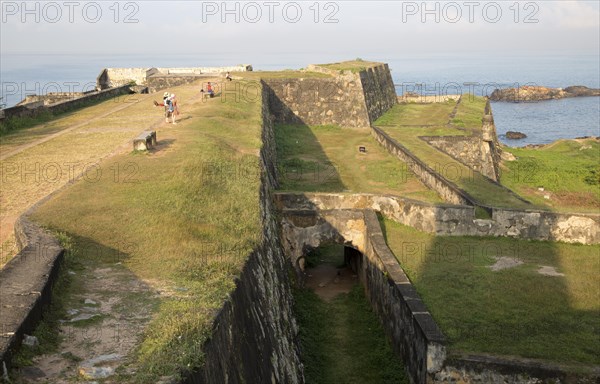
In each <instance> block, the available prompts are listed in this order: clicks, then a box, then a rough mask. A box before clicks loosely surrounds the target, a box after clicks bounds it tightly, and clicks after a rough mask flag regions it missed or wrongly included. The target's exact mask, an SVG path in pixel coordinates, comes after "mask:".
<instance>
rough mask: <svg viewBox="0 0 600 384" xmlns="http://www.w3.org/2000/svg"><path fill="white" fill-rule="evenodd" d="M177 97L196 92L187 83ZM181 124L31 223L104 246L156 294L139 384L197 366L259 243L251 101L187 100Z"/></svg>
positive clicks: (85, 247)
mask: <svg viewBox="0 0 600 384" xmlns="http://www.w3.org/2000/svg"><path fill="white" fill-rule="evenodd" d="M188 88H189V89H187V90H186V91H185V92H184V91H181V92H183V93H182V94H180V100H181V99H184V98H191V97H192V95H193V94H194V93H196V92H197V89H195V88H193V87H188ZM185 112H186V114H187V116H189V117H188V118H186V119H182V121H180V123H179V124H178V125H176V126H173V125H166V124H165V125H163V126H161V128H160V129H159V130H158V140H159V149H158V150H157V151H154V152H151V153H147V154H146V153H129V154H126V155H122V156H117V157H115V158H112V159H110V160H109V161H105V162H103V163H101V165H100V168H101V169H102V174H103V177H101V178H100V179H99V180H97V181H96V182H86V181H85V180H80V181H79V182H77V183H75V185H73V186H72V187H70V188H68V189H66V190H65V191H63V192H62V193H60V194H58V195H57V196H55V197H54V198H52V199H51V200H50V201H48V202H47V203H45V204H44V205H42V206H41V207H40V208H39V209H38V210H37V212H36V213H35V215H34V219H35V220H37V221H38V222H40V223H42V224H43V225H45V226H47V227H50V228H52V229H54V230H58V231H61V232H65V233H67V234H69V235H70V236H71V237H73V238H74V239H85V240H86V241H85V242H84V243H83V244H80V245H79V246H80V247H82V249H80V253H83V254H85V253H86V252H88V253H89V252H92V251H93V250H92V249H90V247H98V246H101V247H107V248H110V249H115V250H116V251H117V252H120V253H122V254H123V255H124V258H123V260H122V265H123V266H125V267H126V268H127V269H129V270H130V271H131V272H132V273H133V274H135V275H136V276H137V277H138V278H139V279H140V280H142V281H143V282H144V283H146V284H148V285H150V286H152V287H153V288H154V289H158V288H160V290H162V291H167V292H171V294H169V295H161V296H160V302H159V304H158V307H157V311H156V312H155V313H154V315H153V319H152V321H151V322H150V325H149V326H148V328H147V329H146V331H145V332H144V336H143V338H142V340H141V344H140V345H139V347H138V349H137V352H136V355H135V364H134V365H135V366H137V367H138V368H139V369H137V374H136V377H137V380H138V381H139V382H154V381H153V380H156V378H157V377H159V376H162V375H169V374H173V373H174V372H176V371H177V370H179V369H182V368H186V369H193V368H195V367H198V366H200V365H201V363H202V358H203V357H202V354H201V350H200V349H199V348H198V346H201V345H202V343H203V341H204V340H206V338H207V337H208V336H209V335H210V330H211V321H212V318H213V316H214V314H215V312H216V311H217V310H218V309H219V308H220V307H221V306H222V304H223V302H224V301H225V300H226V298H227V296H228V294H229V293H230V291H231V290H232V288H234V278H235V276H236V275H238V274H239V272H240V268H241V267H242V265H243V263H244V261H245V258H246V256H247V255H248V254H249V252H250V251H251V250H252V249H253V248H254V247H255V245H256V244H257V243H258V242H259V240H260V233H261V229H260V228H261V227H260V225H261V224H260V221H259V200H258V198H259V197H258V193H259V183H260V179H259V159H258V156H257V154H258V150H259V148H260V143H261V141H260V129H261V118H260V102H254V103H251V102H245V101H244V98H239V99H238V101H237V102H236V100H235V98H230V99H227V100H226V101H225V100H224V99H223V100H211V101H210V102H202V101H201V100H200V98H199V97H197V98H196V101H195V103H194V104H189V105H188V106H187V110H186V111H185Z"/></svg>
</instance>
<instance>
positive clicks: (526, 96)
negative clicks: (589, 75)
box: [490, 85, 600, 103]
mask: <svg viewBox="0 0 600 384" xmlns="http://www.w3.org/2000/svg"><path fill="white" fill-rule="evenodd" d="M581 96H600V89H595V88H588V87H585V86H582V85H575V86H571V87H567V88H564V89H563V88H548V87H541V86H529V85H526V86H523V87H518V88H506V89H496V90H494V92H492V94H491V95H490V100H492V101H510V102H514V103H519V102H528V101H541V100H552V99H564V98H567V97H581Z"/></svg>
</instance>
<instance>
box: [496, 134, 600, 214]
mask: <svg viewBox="0 0 600 384" xmlns="http://www.w3.org/2000/svg"><path fill="white" fill-rule="evenodd" d="M503 150H504V151H507V152H510V153H512V154H513V155H514V156H515V157H516V158H517V160H516V161H504V162H503V163H502V166H503V167H502V179H501V180H502V183H503V184H504V185H506V186H507V187H509V188H511V189H513V190H515V191H517V192H519V194H521V195H522V196H525V197H526V198H527V199H529V200H530V201H532V202H535V203H538V204H546V205H548V206H550V207H552V209H554V210H558V211H584V212H586V211H589V212H596V213H597V212H598V211H599V210H600V143H599V142H598V141H597V140H560V141H557V142H555V143H553V144H550V145H547V146H544V147H542V148H535V149H532V148H510V147H503ZM538 188H543V189H544V190H543V191H540V190H538ZM544 195H549V196H550V199H549V200H547V199H544Z"/></svg>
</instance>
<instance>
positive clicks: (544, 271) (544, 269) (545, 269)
mask: <svg viewBox="0 0 600 384" xmlns="http://www.w3.org/2000/svg"><path fill="white" fill-rule="evenodd" d="M537 272H538V273H539V274H540V275H544V276H553V277H554V276H564V275H565V274H564V273H560V272H558V271H557V270H556V268H554V267H551V266H548V265H542V266H541V267H540V269H538V271H537Z"/></svg>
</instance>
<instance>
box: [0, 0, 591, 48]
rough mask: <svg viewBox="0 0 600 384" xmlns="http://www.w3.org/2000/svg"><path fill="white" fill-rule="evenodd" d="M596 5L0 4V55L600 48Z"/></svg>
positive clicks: (575, 0)
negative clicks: (0, 13) (0, 7)
mask: <svg viewBox="0 0 600 384" xmlns="http://www.w3.org/2000/svg"><path fill="white" fill-rule="evenodd" d="M599 4H600V2H599V1H598V0H592V1H585V0H568V1H560V0H559V1H556V0H553V1H548V0H543V1H514V0H511V1H437V2H432V1H430V2H426V3H424V2H422V1H415V2H412V1H321V2H316V1H296V2H287V1H255V2H237V1H227V2H222V1H214V2H211V1H131V2H115V1H96V2H84V1H55V2H27V3H23V2H22V1H2V2H1V6H2V20H1V30H0V32H1V33H0V47H1V51H0V52H1V53H3V54H6V53H82V54H86V53H88V54H91V53H102V54H122V53H136V54H138V53H139V54H151V55H169V54H179V53H203V52H205V53H206V54H207V55H213V54H219V53H231V52H238V53H244V52H254V53H257V52H258V53H264V54H274V53H286V52H290V53H291V52H293V53H296V54H299V53H300V54H301V53H307V54H313V55H318V54H323V53H328V54H331V55H341V56H345V57H348V58H355V57H357V56H364V57H369V56H382V55H386V54H389V53H390V52H394V54H396V55H398V54H401V53H402V52H407V53H411V54H413V53H436V52H455V53H461V52H465V53H466V52H470V53H473V52H486V51H491V50H496V51H502V52H515V53H526V52H546V53H557V54H560V53H565V54H566V53H569V52H578V53H592V54H599V52H600V40H599V39H600V25H599V20H600V12H599V8H600V6H599Z"/></svg>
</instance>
